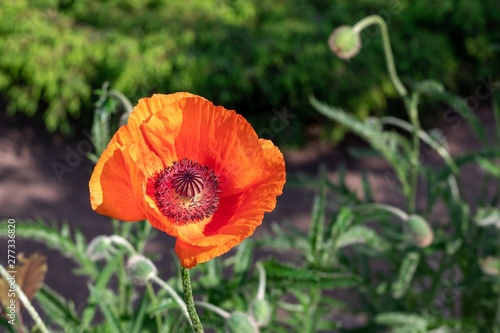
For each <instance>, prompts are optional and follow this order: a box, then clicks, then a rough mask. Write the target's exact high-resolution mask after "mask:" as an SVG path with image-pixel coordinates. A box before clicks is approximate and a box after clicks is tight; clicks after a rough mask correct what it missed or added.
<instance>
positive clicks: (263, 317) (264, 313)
mask: <svg viewBox="0 0 500 333" xmlns="http://www.w3.org/2000/svg"><path fill="white" fill-rule="evenodd" d="M272 311H273V309H272V308H271V304H269V302H268V301H266V300H265V299H262V300H259V299H256V300H254V301H253V302H252V304H251V305H250V314H251V315H252V317H253V318H254V319H255V321H256V322H257V325H258V326H266V325H267V324H268V323H269V321H270V320H271V314H272Z"/></svg>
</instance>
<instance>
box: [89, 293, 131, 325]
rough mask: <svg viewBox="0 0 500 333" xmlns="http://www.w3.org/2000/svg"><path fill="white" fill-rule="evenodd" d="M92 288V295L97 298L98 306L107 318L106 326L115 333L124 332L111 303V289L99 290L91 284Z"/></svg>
mask: <svg viewBox="0 0 500 333" xmlns="http://www.w3.org/2000/svg"><path fill="white" fill-rule="evenodd" d="M89 288H90V297H92V298H93V299H94V300H96V303H97V306H99V308H100V309H101V312H102V314H103V315H104V318H105V323H106V326H107V327H108V328H109V329H110V330H111V332H114V333H122V332H123V329H122V327H121V325H120V321H119V320H118V316H117V314H116V313H115V312H114V311H113V308H112V307H111V305H110V303H109V299H108V297H106V296H108V295H106V294H110V293H111V291H110V290H104V291H103V290H101V291H97V290H96V288H94V287H92V286H89Z"/></svg>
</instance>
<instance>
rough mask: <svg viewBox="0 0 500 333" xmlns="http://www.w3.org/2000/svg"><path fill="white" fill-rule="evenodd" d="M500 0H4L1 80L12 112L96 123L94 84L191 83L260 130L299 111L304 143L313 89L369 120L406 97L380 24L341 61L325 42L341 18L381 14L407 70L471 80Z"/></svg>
mask: <svg viewBox="0 0 500 333" xmlns="http://www.w3.org/2000/svg"><path fill="white" fill-rule="evenodd" d="M498 9H499V7H498V3H497V2H496V0H484V1H480V2H474V1H471V0H460V1H445V2H443V3H440V4H439V5H436V4H435V3H434V2H432V1H431V0H419V1H396V2H383V1H371V2H370V1H361V2H352V1H347V0H336V1H323V0H314V1H303V0H291V1H290V0H287V1H284V0H280V1H274V2H269V3H268V2H263V1H257V0H251V1H244V0H235V1H230V0H220V1H208V2H207V1H204V0H190V1H181V2H179V1H172V0H148V1H137V0H125V1H98V0H91V1H72V0H71V1H53V0H37V1H34V2H33V1H28V0H19V1H2V2H1V4H0V31H1V34H2V36H3V37H2V39H0V52H1V54H2V57H1V58H0V91H2V92H3V95H4V96H5V97H6V98H7V100H8V102H9V106H8V110H9V112H11V113H12V112H16V111H22V112H25V113H27V114H29V115H33V114H35V113H36V112H39V114H40V116H42V115H43V119H44V121H45V123H46V124H47V127H48V128H49V129H50V130H56V129H59V130H62V131H63V132H65V133H68V132H71V131H72V129H74V127H75V126H81V125H82V124H84V125H85V124H86V125H87V126H88V125H89V124H90V122H91V120H92V114H91V112H90V110H91V101H92V100H93V97H92V91H93V90H95V89H98V88H99V87H100V86H101V84H102V82H105V81H109V82H110V83H111V87H112V88H113V89H116V90H119V91H121V92H123V93H124V94H125V95H126V96H129V97H130V98H131V100H132V101H134V104H135V101H136V100H137V99H138V98H140V97H144V96H148V95H150V94H151V93H152V92H165V93H166V92H174V91H184V90H185V91H191V92H194V93H197V94H200V95H202V96H205V97H207V98H208V99H210V100H212V101H214V102H215V103H216V104H221V105H224V106H226V107H229V108H235V109H236V110H238V111H239V112H241V113H243V114H244V115H245V116H247V118H249V119H250V120H251V121H252V122H253V123H254V124H255V125H256V127H257V131H258V132H259V130H262V129H265V128H270V124H271V120H272V119H273V117H275V115H274V112H273V110H274V111H276V112H279V111H280V110H282V109H283V108H285V107H286V108H287V109H288V110H290V111H289V112H290V113H291V114H293V115H294V116H295V118H294V119H293V121H292V122H290V123H286V124H285V125H286V130H285V131H279V133H274V135H275V137H273V139H275V140H278V141H280V142H281V143H288V144H290V143H292V144H297V143H301V142H303V140H304V136H305V135H304V129H305V126H307V124H310V123H311V122H318V120H319V119H318V117H317V116H316V115H315V114H314V113H313V112H311V111H312V110H311V108H310V106H309V104H308V100H307V96H308V95H310V94H313V93H314V94H315V95H316V96H317V97H318V98H320V99H321V100H323V101H325V102H326V103H328V104H333V105H339V106H341V107H343V108H344V109H348V110H349V111H350V112H351V113H352V114H355V115H356V116H358V117H360V118H361V119H364V118H366V117H367V116H368V115H369V114H381V113H382V112H384V110H385V108H386V106H387V104H388V102H389V101H390V100H391V99H393V98H394V97H395V91H394V89H393V88H392V87H391V84H390V81H389V80H388V79H387V78H386V76H385V72H384V67H383V58H382V56H381V55H382V51H381V47H380V40H379V36H378V35H379V34H378V32H377V31H376V30H371V31H370V32H368V33H366V34H363V36H362V40H363V50H362V52H361V54H360V55H358V56H357V57H356V58H354V59H352V60H351V61H350V62H344V61H342V60H339V59H336V58H335V56H334V55H333V54H331V52H330V51H329V50H328V48H327V47H326V41H327V38H328V35H329V34H330V32H331V31H332V30H333V29H334V28H335V27H337V26H339V25H342V24H352V22H355V21H356V20H358V19H360V18H361V17H363V16H365V15H367V14H368V13H379V14H380V15H382V16H383V17H384V18H385V19H386V20H387V21H388V24H389V27H390V29H391V34H392V41H393V45H394V51H395V54H396V55H397V59H398V60H399V61H398V66H397V69H398V70H399V71H400V73H401V75H402V77H403V79H406V78H408V77H412V78H413V80H417V81H419V80H423V79H438V78H439V79H440V80H442V81H443V82H444V84H445V86H447V87H450V88H451V89H455V90H456V89H457V88H458V87H463V89H464V90H465V91H473V89H474V87H475V86H476V85H477V82H476V81H475V80H476V78H477V77H478V76H479V75H483V76H485V75H486V76H490V75H493V77H496V76H497V74H498V66H496V65H495V64H496V63H497V62H498V48H497V47H496V46H495V41H498V40H499V39H500V35H499V32H498V31H497V30H496V29H491V27H492V26H493V27H494V26H497V25H498V24H499V23H500V21H499V18H498V15H495V13H496V12H497V11H498ZM474 36H476V37H474ZM423 50H425V52H423ZM404 81H405V80H404ZM464 83H466V84H469V85H470V84H473V86H472V87H467V86H465V85H464ZM37 110H40V111H37ZM344 131H345V128H343V127H335V128H332V133H331V134H329V135H328V137H331V138H336V139H338V138H340V136H341V134H342V133H343V132H344ZM263 133H264V132H263Z"/></svg>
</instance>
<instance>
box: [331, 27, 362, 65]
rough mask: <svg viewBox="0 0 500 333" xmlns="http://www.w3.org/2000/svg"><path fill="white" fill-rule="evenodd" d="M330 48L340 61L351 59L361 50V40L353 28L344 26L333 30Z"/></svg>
mask: <svg viewBox="0 0 500 333" xmlns="http://www.w3.org/2000/svg"><path fill="white" fill-rule="evenodd" d="M328 46H329V47H330V49H331V50H332V52H333V53H335V54H336V55H337V57H339V58H340V59H350V58H353V57H355V56H356V55H357V54H358V53H359V50H361V38H360V37H359V34H358V33H357V32H356V31H354V29H353V28H352V27H349V26H347V25H343V26H340V27H338V28H337V29H335V30H333V32H332V34H331V35H330V37H329V38H328Z"/></svg>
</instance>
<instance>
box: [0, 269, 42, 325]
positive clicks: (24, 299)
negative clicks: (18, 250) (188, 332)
mask: <svg viewBox="0 0 500 333" xmlns="http://www.w3.org/2000/svg"><path fill="white" fill-rule="evenodd" d="M0 275H1V276H2V277H3V278H4V279H5V281H9V279H10V277H11V276H10V274H9V273H7V271H6V270H5V268H4V267H3V266H2V265H0ZM14 286H15V288H16V290H15V291H16V294H17V296H18V297H19V300H21V303H22V304H23V305H24V307H25V308H26V310H27V311H28V313H29V314H30V316H31V318H32V319H33V320H34V321H35V324H36V326H37V328H38V330H39V331H40V332H42V333H49V330H48V329H47V327H45V324H44V323H43V321H42V318H40V315H39V314H38V312H36V310H35V308H34V307H33V305H31V302H30V300H29V299H28V297H27V296H26V294H25V293H24V292H23V291H22V290H21V287H19V285H18V284H17V283H16V282H14Z"/></svg>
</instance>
